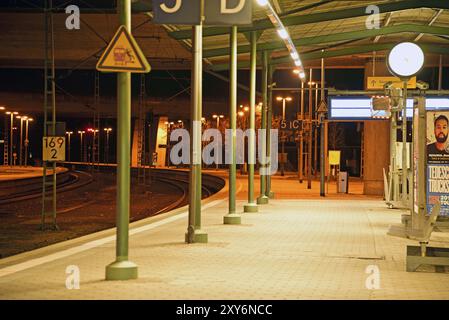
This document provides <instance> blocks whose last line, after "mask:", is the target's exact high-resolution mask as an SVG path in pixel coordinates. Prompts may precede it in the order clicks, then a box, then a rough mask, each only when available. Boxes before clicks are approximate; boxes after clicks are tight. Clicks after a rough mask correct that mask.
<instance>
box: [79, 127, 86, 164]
mask: <svg viewBox="0 0 449 320" xmlns="http://www.w3.org/2000/svg"><path fill="white" fill-rule="evenodd" d="M78 133H79V135H80V162H83V160H84V159H83V135H84V134H85V133H86V131H81V130H79V131H78Z"/></svg>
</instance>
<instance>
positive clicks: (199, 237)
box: [185, 229, 209, 243]
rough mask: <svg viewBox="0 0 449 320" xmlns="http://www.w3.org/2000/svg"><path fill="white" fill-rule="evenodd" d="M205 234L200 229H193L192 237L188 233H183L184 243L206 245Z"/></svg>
mask: <svg viewBox="0 0 449 320" xmlns="http://www.w3.org/2000/svg"><path fill="white" fill-rule="evenodd" d="M208 240H209V239H208V236H207V232H205V231H203V230H201V229H195V230H194V231H193V234H192V235H189V233H188V232H186V233H185V241H186V243H207V242H208Z"/></svg>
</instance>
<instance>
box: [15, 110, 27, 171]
mask: <svg viewBox="0 0 449 320" xmlns="http://www.w3.org/2000/svg"><path fill="white" fill-rule="evenodd" d="M16 119H20V143H19V165H22V163H23V160H22V154H23V143H22V141H23V121H24V120H26V119H28V117H27V116H17V117H16Z"/></svg>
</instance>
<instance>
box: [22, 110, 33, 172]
mask: <svg viewBox="0 0 449 320" xmlns="http://www.w3.org/2000/svg"><path fill="white" fill-rule="evenodd" d="M32 121H34V119H33V118H27V119H26V120H25V163H24V164H25V167H26V166H27V164H28V146H29V144H30V141H29V140H28V122H32Z"/></svg>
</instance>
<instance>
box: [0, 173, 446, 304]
mask: <svg viewBox="0 0 449 320" xmlns="http://www.w3.org/2000/svg"><path fill="white" fill-rule="evenodd" d="M279 181H280V180H279ZM295 183H297V182H295ZM275 184H277V182H275ZM243 185H244V183H242V181H241V180H239V184H238V186H239V190H240V191H242V190H243ZM273 186H274V189H276V187H275V185H273ZM280 186H282V188H288V189H293V188H294V186H296V184H293V183H289V182H286V181H283V182H282V183H281V184H277V187H280ZM225 196H226V190H223V191H222V192H220V193H219V194H217V195H215V196H213V197H212V198H210V199H208V200H206V204H205V205H204V206H203V226H204V228H203V229H204V230H205V231H206V232H207V233H208V235H209V243H208V244H191V245H187V244H185V243H184V232H185V231H186V226H187V211H186V209H185V208H180V209H177V210H175V211H173V212H170V213H168V214H165V215H163V216H158V217H153V218H149V219H146V220H143V221H139V222H136V223H134V224H133V225H132V229H131V237H130V259H131V260H132V261H134V262H135V263H137V264H138V266H139V278H138V279H137V280H131V281H113V282H111V281H105V280H104V272H105V266H106V265H107V264H109V263H110V262H112V261H113V259H114V254H115V242H114V230H108V231H103V232H100V233H98V234H94V235H89V236H87V237H83V238H80V239H76V240H71V241H68V242H65V243H60V244H57V245H54V246H51V247H47V248H43V249H39V250H37V251H35V252H30V253H26V254H22V255H18V256H15V257H10V258H6V259H2V260H0V299H23V298H26V299H449V274H448V273H434V272H431V270H427V269H424V270H423V271H421V272H414V273H407V272H406V271H405V249H406V245H407V244H414V242H413V241H411V240H407V239H402V238H396V237H391V236H388V235H386V232H387V230H388V227H389V225H391V224H397V223H400V216H401V214H402V213H403V211H400V210H389V209H387V208H386V206H385V205H384V203H383V202H382V201H381V200H363V199H358V201H354V200H345V199H340V200H337V199H332V200H320V199H309V200H295V199H293V200H292V199H290V200H288V199H277V200H271V201H270V203H269V204H268V205H264V206H260V208H259V209H260V212H259V213H246V214H243V216H242V219H243V224H242V225H238V226H231V225H223V224H222V221H223V215H224V214H225V213H226V212H227V200H226V199H225V198H224V197H225ZM244 203H245V201H243V200H239V201H238V209H239V211H241V210H242V206H243V204H244ZM431 244H433V245H438V246H449V244H448V243H437V242H433V243H431ZM69 265H75V266H77V267H79V270H80V281H81V282H80V289H79V290H75V289H74V290H69V289H67V288H66V279H67V276H68V275H67V274H66V268H67V267H68V266H69ZM372 270H379V277H378V279H379V282H378V284H379V287H378V288H376V286H375V285H374V287H373V285H368V286H367V282H368V284H369V283H371V284H373V282H371V281H370V279H372V277H373V275H372V274H371V273H370V272H372ZM432 270H433V269H432ZM367 271H368V273H367Z"/></svg>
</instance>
